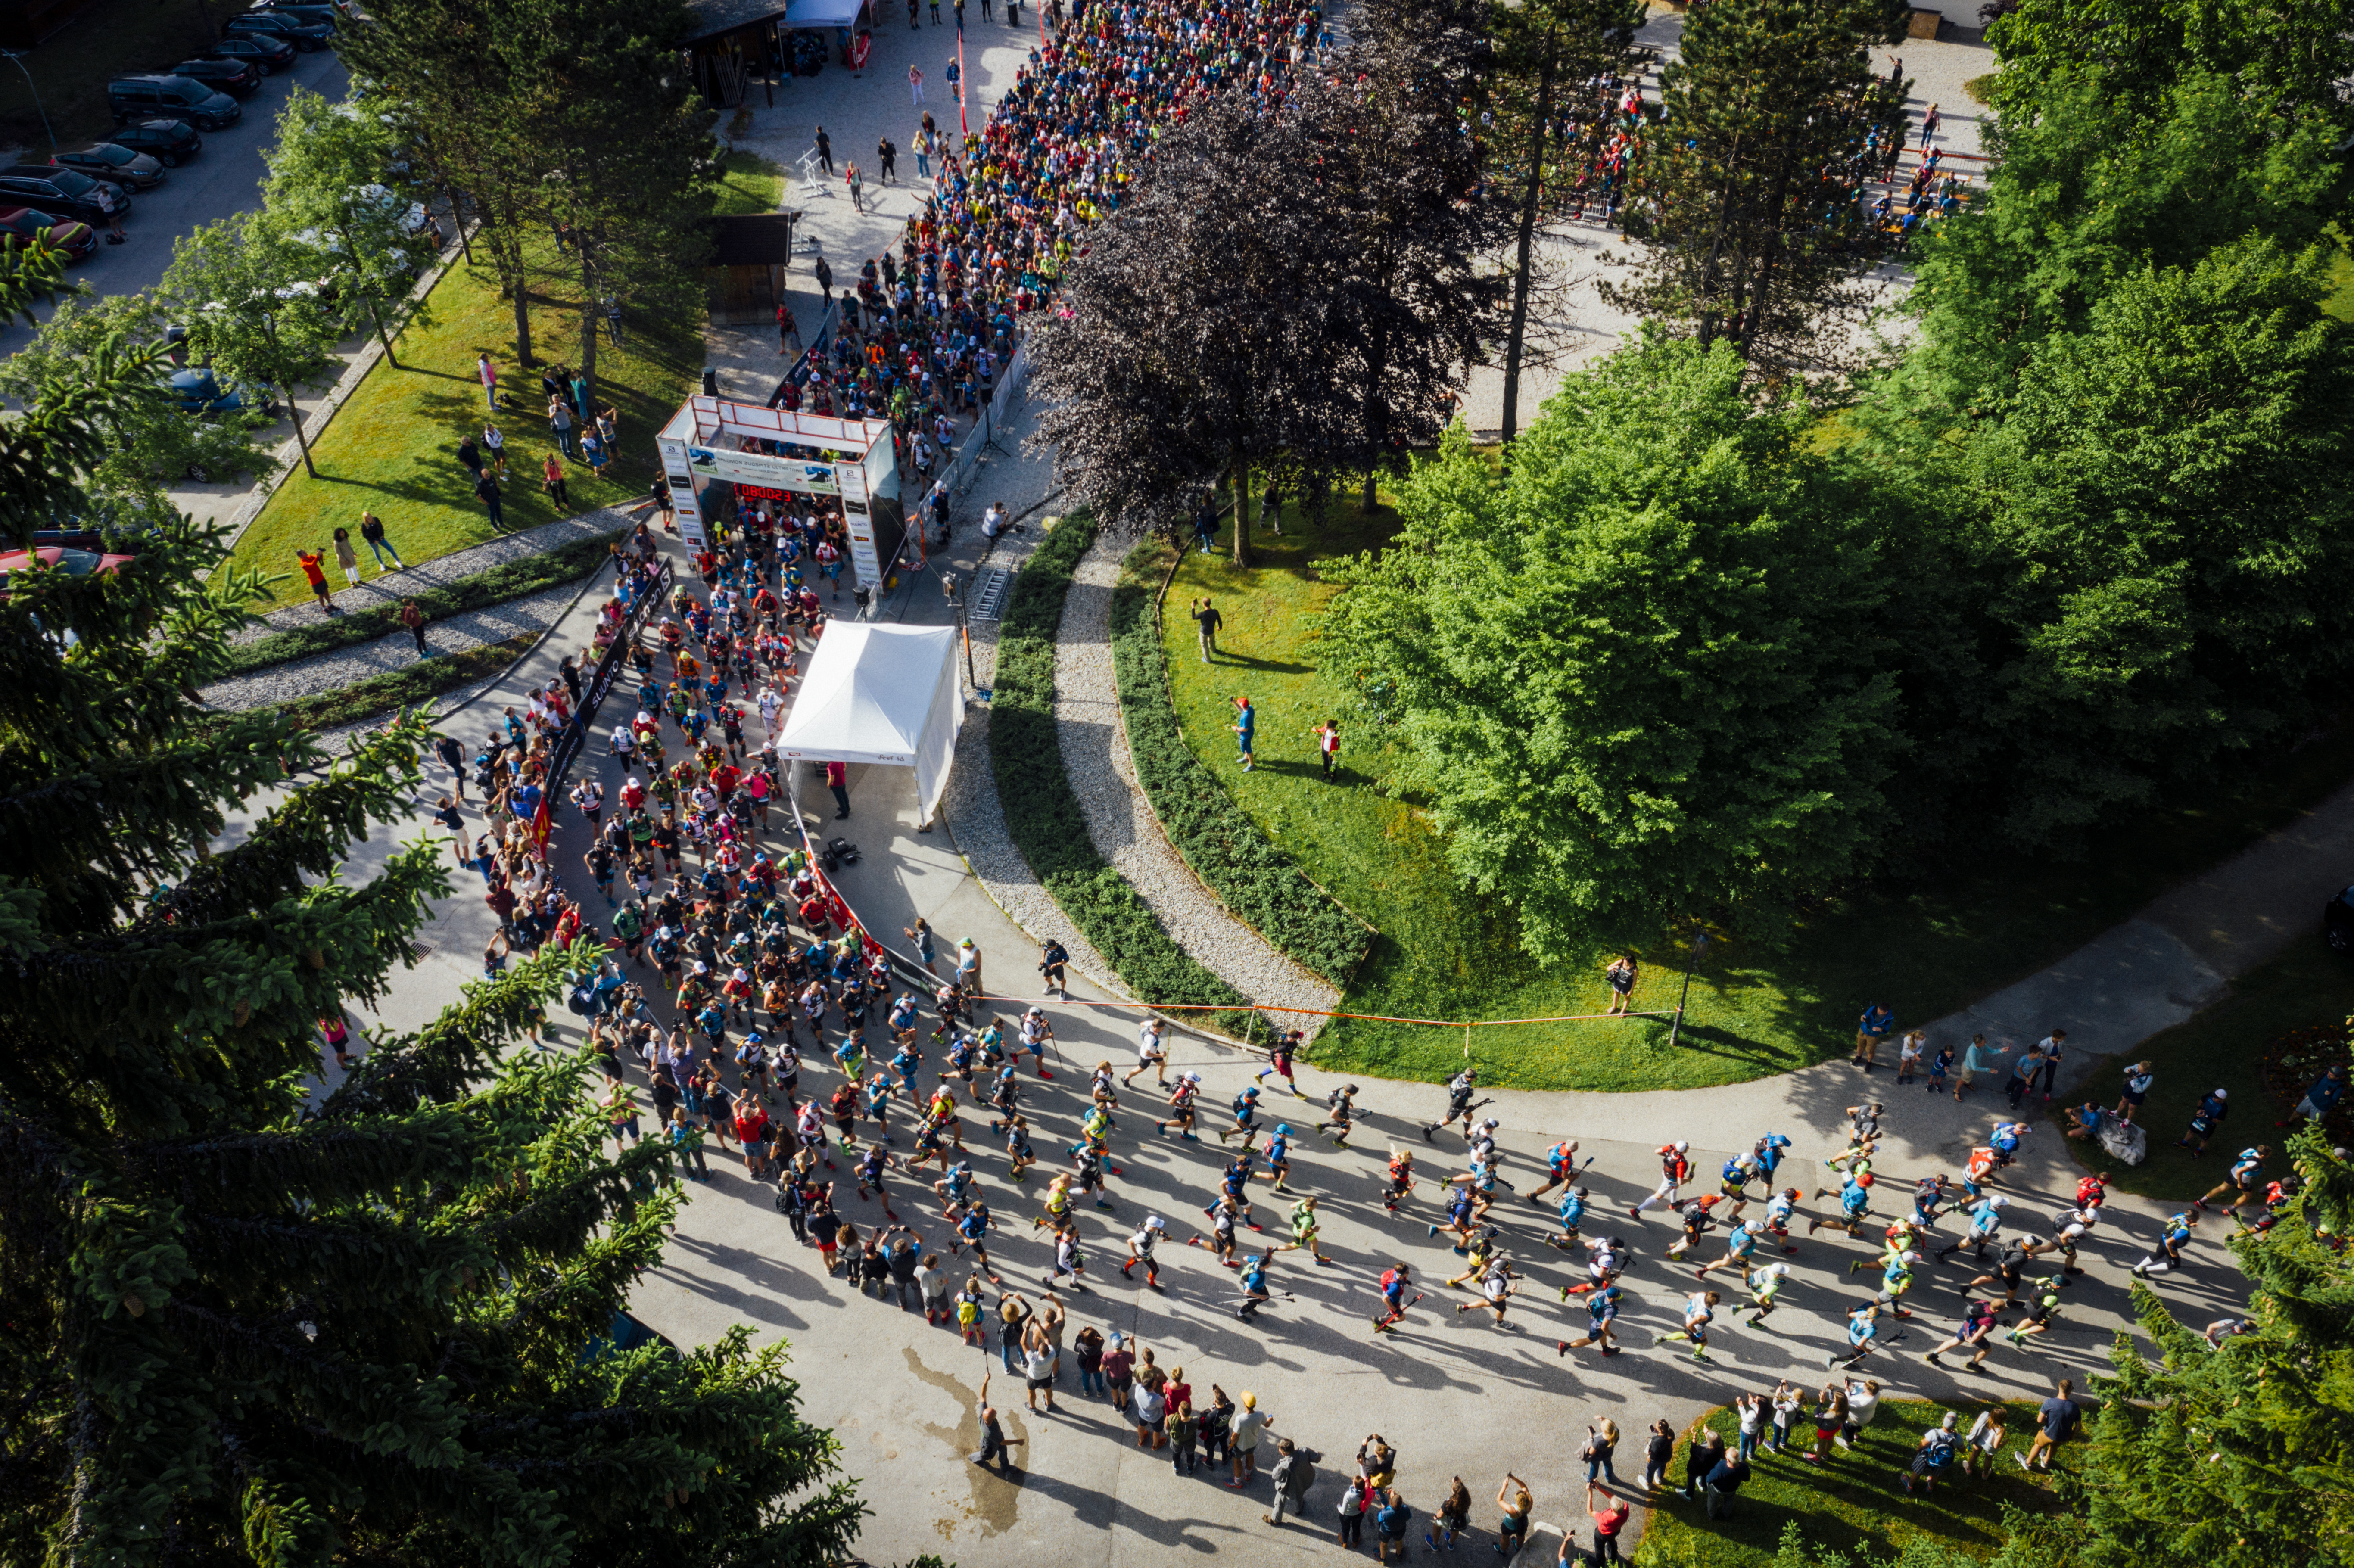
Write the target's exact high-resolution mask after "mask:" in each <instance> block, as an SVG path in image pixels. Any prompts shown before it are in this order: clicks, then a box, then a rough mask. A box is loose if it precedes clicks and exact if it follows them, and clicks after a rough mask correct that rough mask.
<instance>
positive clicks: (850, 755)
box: [777, 620, 964, 822]
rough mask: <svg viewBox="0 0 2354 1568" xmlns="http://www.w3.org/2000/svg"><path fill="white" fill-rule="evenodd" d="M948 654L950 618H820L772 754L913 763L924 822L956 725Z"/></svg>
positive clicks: (958, 708) (950, 754)
mask: <svg viewBox="0 0 2354 1568" xmlns="http://www.w3.org/2000/svg"><path fill="white" fill-rule="evenodd" d="M956 660H957V630H956V628H955V627H953V626H885V625H879V624H877V623H875V622H873V621H861V620H832V621H828V622H827V623H826V628H825V633H824V635H823V636H822V637H820V638H819V639H818V644H817V652H816V653H815V654H814V655H813V656H812V657H811V660H810V664H809V672H808V673H806V674H805V675H803V676H802V677H801V690H800V692H799V693H797V694H795V695H794V697H793V709H792V712H791V713H790V715H787V716H786V719H785V733H784V734H783V735H781V736H778V737H777V755H778V756H779V758H786V759H789V760H790V759H801V758H806V759H808V760H810V761H814V762H880V763H886V764H889V765H891V766H894V767H898V768H914V769H915V770H916V799H917V802H918V804H919V805H920V807H921V809H922V810H923V817H924V821H927V822H928V821H931V820H932V815H933V813H934V811H935V810H938V806H939V800H940V793H941V791H942V790H944V789H947V788H948V781H949V765H950V764H951V763H952V762H953V761H954V760H955V758H956V742H957V731H958V730H960V728H962V727H963V726H964V694H963V691H962V689H961V688H960V685H959V683H958V681H957V665H956Z"/></svg>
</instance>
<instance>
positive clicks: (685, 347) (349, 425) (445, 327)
mask: <svg viewBox="0 0 2354 1568" xmlns="http://www.w3.org/2000/svg"><path fill="white" fill-rule="evenodd" d="M475 254H476V255H477V256H478V257H481V256H482V251H481V250H480V249H477V250H476V252H475ZM539 260H540V261H541V263H542V265H541V267H540V270H539V273H538V278H539V281H540V284H541V287H540V288H537V289H535V290H534V291H533V292H532V294H531V298H530V313H531V322H532V342H533V347H534V349H535V353H536V355H538V358H539V361H540V363H541V364H543V365H545V364H547V363H550V362H556V363H563V364H576V363H578V360H579V357H580V354H579V350H580V335H579V328H580V316H579V310H578V285H577V283H567V282H565V281H562V280H561V279H560V278H559V277H558V275H557V274H556V273H555V271H554V270H552V269H551V268H549V267H548V266H547V265H546V263H547V262H549V261H552V260H554V258H553V257H552V256H550V255H547V254H545V253H543V254H542V255H541V256H540V258H539ZM428 301H429V307H430V316H429V319H427V320H423V321H418V322H412V323H410V324H409V326H408V330H407V331H405V332H403V333H402V334H400V336H399V337H398V339H397V340H396V347H397V352H398V356H399V360H400V363H399V364H398V365H397V366H396V365H392V364H388V363H386V362H384V361H381V360H379V361H378V362H377V363H376V366H375V368H373V369H371V370H370V371H369V372H368V373H367V375H366V377H365V378H364V379H362V381H361V382H360V384H359V386H358V387H356V388H355V389H354V391H353V393H352V397H351V399H350V400H349V401H348V402H346V403H345V405H344V406H343V408H341V409H340V410H338V411H337V413H336V415H335V417H334V419H332V420H331V421H329V422H328V425H327V427H326V429H324V430H323V431H322V432H320V436H319V439H318V440H317V441H316V442H315V443H313V447H312V454H313V459H314V461H316V462H317V464H318V468H319V471H318V474H317V475H316V476H315V477H314V476H313V475H312V474H310V473H308V472H305V471H303V470H302V467H301V466H300V465H299V463H298V464H297V466H296V467H295V470H294V471H293V473H292V475H291V476H290V477H289V478H288V479H287V481H286V482H285V483H284V484H282V485H281V486H280V487H279V489H278V492H277V493H276V494H274V495H272V496H271V497H270V503H269V504H268V505H266V506H264V507H263V508H262V509H261V514H260V516H258V517H256V518H255V519H254V520H253V524H252V526H251V527H249V528H248V529H247V530H246V531H245V535H244V536H243V537H242V538H240V539H239V541H238V545H237V549H236V552H235V554H234V556H233V557H232V559H233V560H234V561H235V563H236V564H237V565H239V566H252V567H261V568H263V569H264V570H268V571H272V572H280V573H292V570H293V567H294V552H295V551H296V550H297V549H324V548H326V547H327V546H328V545H329V543H330V541H331V540H332V538H333V536H334V530H335V528H336V527H337V526H338V525H342V526H345V527H348V528H350V529H351V530H352V533H353V536H354V538H355V539H356V538H357V537H358V533H359V520H360V512H361V510H362V509H363V508H365V509H366V510H368V511H371V512H374V513H375V514H376V515H378V516H380V517H382V518H383V519H384V522H385V531H386V533H387V535H388V536H389V537H390V539H391V541H392V543H393V545H394V546H395V547H396V548H398V550H399V551H400V555H401V558H402V559H403V560H406V561H408V562H409V563H411V564H412V565H414V564H415V563H417V562H419V561H429V560H432V559H434V558H435V557H437V556H446V555H448V554H449V553H450V552H451V551H452V550H460V549H463V548H465V547H466V546H469V545H479V544H481V543H482V541H483V540H485V539H488V538H490V537H491V536H492V535H493V532H495V531H494V530H493V528H492V527H491V521H490V518H489V516H488V515H487V514H485V513H484V512H483V510H482V503H480V502H478V501H476V500H475V499H474V496H473V477H472V475H471V474H470V473H468V472H467V471H466V470H465V469H464V468H463V467H462V466H461V465H460V463H459V461H458V459H457V456H456V453H457V450H458V442H459V441H460V440H461V439H462V438H463V437H465V436H466V435H468V434H470V433H471V434H473V435H475V436H477V437H479V436H480V434H481V432H482V420H483V418H484V417H485V415H486V413H487V412H488V410H487V409H486V408H484V406H483V400H482V383H481V382H480V381H479V380H477V379H476V377H475V372H474V359H475V356H476V355H479V354H488V355H490V356H491V359H492V361H493V363H494V364H496V365H497V366H498V367H499V371H500V376H501V384H502V386H503V387H505V388H506V389H507V390H509V391H510V392H512V393H513V394H514V396H516V397H518V398H519V399H520V400H521V402H522V403H523V405H524V406H523V407H522V408H517V409H515V410H513V411H504V410H503V411H502V413H501V415H500V418H499V428H500V429H501V431H502V432H503V433H504V435H505V436H506V438H507V455H508V458H509V461H510V463H511V465H512V466H511V471H510V477H509V478H508V479H507V481H506V482H504V483H503V484H502V485H501V486H500V489H501V490H502V492H503V493H504V494H503V498H502V499H503V504H504V520H505V525H506V530H507V531H508V532H515V531H518V530H521V529H525V528H530V527H534V526H536V525H537V524H542V523H548V522H553V521H555V520H556V519H557V518H558V517H565V516H570V515H572V514H576V513H579V512H588V511H593V510H595V509H596V508H598V507H599V506H614V505H619V504H621V503H625V502H628V501H631V500H634V499H636V498H637V497H638V496H639V495H640V494H642V493H643V492H644V490H645V488H646V486H647V484H649V483H650V482H652V475H653V467H654V463H653V459H654V445H653V435H654V431H655V430H656V429H659V428H660V427H661V425H662V424H663V421H664V420H666V419H668V418H670V416H671V414H672V413H673V411H674V410H675V409H676V408H677V407H678V405H679V403H680V401H681V400H682V399H683V398H684V397H686V395H687V393H688V392H690V391H692V390H693V389H694V387H695V379H696V377H697V376H698V375H699V373H700V371H701V368H702V365H703V338H702V334H701V332H700V330H699V329H700V326H701V323H700V321H699V320H695V321H685V320H681V321H672V322H667V323H657V322H648V321H641V320H638V319H635V318H632V319H631V320H630V321H629V322H628V323H626V324H627V335H628V339H629V341H628V343H627V344H626V345H625V346H623V347H620V348H615V347H613V346H612V345H611V344H606V343H599V344H598V347H597V397H598V398H599V401H602V402H609V403H610V404H612V405H613V408H614V409H615V411H616V412H617V413H618V415H619V416H620V432H619V434H620V439H619V441H618V443H617V446H618V453H619V455H618V458H617V461H615V462H614V463H613V464H612V466H611V467H610V468H609V469H608V470H607V471H606V477H605V478H604V479H601V480H600V479H598V478H597V477H596V476H595V475H593V474H591V473H590V472H589V471H588V468H587V466H586V465H585V464H579V463H572V462H567V463H566V464H565V465H564V466H565V471H566V475H567V482H568V487H569V490H570V493H571V505H569V506H567V507H558V506H557V504H556V503H554V502H553V501H551V500H549V499H548V497H547V496H546V495H545V494H543V493H541V491H540V487H539V464H540V460H541V459H542V458H544V457H545V456H546V454H547V453H548V452H549V451H551V450H554V447H555V441H554V439H553V438H552V437H551V436H550V435H549V433H548V429H547V421H546V417H545V415H544V414H542V413H541V412H540V411H539V409H540V408H541V406H542V405H544V403H545V401H546V399H545V398H543V397H540V396H539V376H538V372H537V371H536V370H530V371H526V370H523V369H521V368H519V367H518V364H517V360H516V353H515V333H514V307H513V305H512V303H511V302H509V301H507V300H506V299H505V298H504V297H502V296H501V294H500V292H499V288H498V283H497V280H496V279H495V278H493V276H492V274H491V272H490V270H489V268H488V266H487V265H482V266H469V265H468V264H467V263H466V262H465V261H463V260H460V261H459V262H457V263H456V264H455V265H453V266H452V267H451V269H450V270H449V271H448V273H447V274H446V275H444V276H443V278H442V279H441V281H440V282H439V283H437V284H436V285H434V288H433V290H432V291H431V293H430V294H429V296H428ZM279 588H280V591H279V593H278V594H277V595H276V596H275V597H276V598H277V599H279V600H280V601H287V600H289V599H302V597H304V593H303V588H302V577H300V576H299V575H294V576H291V577H287V578H284V579H282V580H281V583H280V584H279Z"/></svg>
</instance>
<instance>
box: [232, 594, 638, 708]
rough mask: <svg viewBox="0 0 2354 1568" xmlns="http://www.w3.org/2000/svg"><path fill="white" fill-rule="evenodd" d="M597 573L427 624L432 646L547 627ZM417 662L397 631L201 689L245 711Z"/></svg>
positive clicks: (457, 645)
mask: <svg viewBox="0 0 2354 1568" xmlns="http://www.w3.org/2000/svg"><path fill="white" fill-rule="evenodd" d="M476 569H477V570H479V569H481V568H479V567H477V568H476ZM600 569H601V568H600ZM595 575H596V574H595V573H593V572H592V573H588V574H585V575H584V576H582V577H575V578H573V579H572V580H571V581H570V582H564V583H557V585H556V586H555V587H553V588H542V589H540V590H539V591H538V592H537V593H535V594H528V595H525V597H524V598H522V599H508V600H506V601H505V602H504V603H503V604H493V605H485V606H483V607H482V609H470V610H468V611H466V612H465V613H464V614H462V615H453V616H451V618H450V619H449V620H437V621H435V622H433V623H432V624H431V625H429V626H428V627H427V628H426V629H425V642H426V646H428V647H429V648H431V649H432V650H433V652H436V653H457V652H463V651H464V650H466V649H469V648H476V647H480V646H481V645H482V644H483V643H485V642H504V641H506V640H507V639H508V638H510V637H519V636H521V635H523V634H524V633H525V632H535V631H541V630H546V628H548V627H550V626H553V625H554V624H556V621H557V618H558V617H560V616H561V615H563V613H564V612H565V610H566V609H569V608H570V607H571V604H572V601H573V600H574V599H578V598H579V597H580V590H581V588H582V587H583V586H584V585H585V584H586V582H587V580H588V577H593V576H595ZM416 662H417V644H416V642H415V641H412V640H411V639H410V637H409V635H408V632H406V631H395V632H392V633H390V634H389V635H387V636H384V637H379V638H377V639H376V641H373V642H355V643H354V644H352V645H351V646H350V647H348V648H337V649H334V650H333V651H331V652H325V653H313V655H311V657H309V658H307V659H290V660H288V661H286V662H284V663H282V664H268V665H264V666H263V667H262V668H260V669H259V670H250V671H248V672H247V673H244V674H242V675H237V676H233V677H231V678H230V679H228V680H226V681H223V682H221V683H218V684H217V685H211V686H207V687H206V688H205V689H204V691H203V692H202V693H201V695H202V696H203V697H204V700H205V701H206V703H207V704H208V705H211V706H213V707H216V708H219V709H221V710H223V711H225V712H229V713H241V712H243V711H244V710H246V709H248V708H258V707H263V706H266V705H269V704H270V703H282V702H285V701H286V700H287V699H288V698H290V697H299V696H301V695H302V694H305V693H307V692H331V691H334V689H336V688H337V687H339V686H348V685H350V684H352V683H354V682H355V681H364V680H366V679H367V678H368V677H369V676H370V675H382V674H386V673H389V672H391V671H394V670H406V669H408V667H409V666H410V665H411V664H414V663H416Z"/></svg>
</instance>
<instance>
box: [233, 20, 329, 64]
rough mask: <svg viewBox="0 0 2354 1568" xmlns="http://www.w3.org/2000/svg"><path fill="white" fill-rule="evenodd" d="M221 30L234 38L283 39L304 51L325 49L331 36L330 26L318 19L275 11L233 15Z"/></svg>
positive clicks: (306, 52)
mask: <svg viewBox="0 0 2354 1568" xmlns="http://www.w3.org/2000/svg"><path fill="white" fill-rule="evenodd" d="M222 31H223V32H225V33H227V34H228V36H229V37H232V38H234V37H253V36H255V35H257V34H259V35H261V36H264V37H275V38H283V39H285V40H286V42H288V43H290V44H292V45H293V46H294V47H295V48H298V49H301V50H302V52H303V53H305V54H308V53H310V52H311V51H312V50H313V49H317V48H323V47H324V46H325V44H326V42H327V38H328V36H329V33H328V29H327V28H325V27H323V26H320V25H319V24H318V23H316V22H306V21H304V20H303V19H302V17H300V16H280V15H279V14H278V13H277V12H275V11H248V12H245V13H244V14H242V15H241V16H232V17H230V18H229V21H228V26H227V27H225V28H223V29H222Z"/></svg>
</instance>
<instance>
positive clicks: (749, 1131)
mask: <svg viewBox="0 0 2354 1568" xmlns="http://www.w3.org/2000/svg"><path fill="white" fill-rule="evenodd" d="M736 1141H737V1142H738V1143H740V1144H742V1145H743V1146H744V1169H745V1171H747V1172H748V1173H749V1174H750V1175H751V1177H752V1179H753V1180H754V1181H758V1180H759V1179H760V1178H761V1177H762V1176H764V1175H766V1174H767V1173H768V1167H769V1155H768V1142H769V1110H768V1107H766V1106H763V1105H762V1104H761V1103H760V1102H759V1101H758V1099H757V1098H755V1097H752V1096H750V1095H743V1096H739V1097H737V1101H736Z"/></svg>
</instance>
